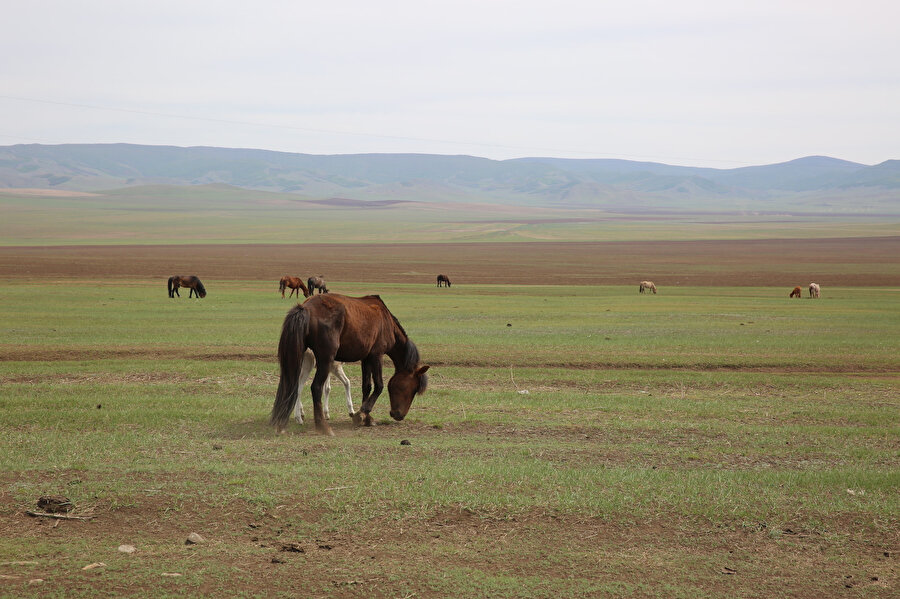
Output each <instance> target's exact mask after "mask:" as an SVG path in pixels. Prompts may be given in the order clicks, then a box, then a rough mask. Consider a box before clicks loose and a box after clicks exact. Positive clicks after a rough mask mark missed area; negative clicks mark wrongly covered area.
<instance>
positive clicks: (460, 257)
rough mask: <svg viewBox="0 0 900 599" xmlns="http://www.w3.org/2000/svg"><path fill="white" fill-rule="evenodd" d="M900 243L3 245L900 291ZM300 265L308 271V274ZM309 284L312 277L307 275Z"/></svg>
mask: <svg viewBox="0 0 900 599" xmlns="http://www.w3.org/2000/svg"><path fill="white" fill-rule="evenodd" d="M898 255H900V236H897V237H872V238H843V239H806V240H795V239H769V240H742V241H659V242H655V241H648V242H596V243H555V242H548V243H543V242H540V243H537V242H536V243H454V244H402V245H399V244H379V245H371V244H370V245H364V244H360V245H355V244H312V245H277V244H271V245H167V246H146V245H142V246H121V245H118V246H33V247H0V277H4V278H15V279H26V280H27V279H34V280H42V281H45V280H53V279H93V280H99V279H102V278H104V277H124V278H139V279H140V278H147V279H165V278H168V277H169V276H171V275H173V274H186V273H192V274H198V275H200V276H202V277H203V278H204V280H206V278H213V279H225V280H275V281H277V280H278V278H280V277H281V276H282V275H284V274H286V273H294V274H301V275H304V273H298V272H297V271H298V270H303V269H304V268H305V271H308V272H306V275H308V274H312V272H313V271H315V272H316V273H322V274H325V275H326V277H327V278H328V280H332V281H360V282H385V283H425V282H427V283H431V284H433V283H434V277H435V276H436V274H437V273H439V272H440V273H445V274H447V275H449V276H450V277H451V279H452V280H453V283H454V286H456V285H465V284H487V283H497V284H551V285H552V284H556V283H566V284H583V285H621V284H629V285H630V284H636V282H637V281H640V280H641V279H645V278H648V277H652V278H653V280H654V282H656V284H657V285H659V286H660V287H665V286H668V285H700V286H785V287H788V288H790V287H793V286H795V285H807V284H808V283H809V281H812V280H815V281H816V282H818V283H819V284H821V285H823V286H824V287H826V288H827V287H828V286H869V287H871V286H896V285H900V268H898V263H897V259H896V257H897V256H898ZM298 265H303V266H302V267H301V266H298ZM306 275H304V276H306Z"/></svg>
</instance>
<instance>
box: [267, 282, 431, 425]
mask: <svg viewBox="0 0 900 599" xmlns="http://www.w3.org/2000/svg"><path fill="white" fill-rule="evenodd" d="M307 349H310V350H312V352H313V354H314V355H315V357H316V374H315V376H314V377H313V382H312V385H310V390H311V391H312V398H313V417H314V419H315V423H316V430H318V431H319V432H320V433H323V434H326V435H333V434H334V433H333V432H332V430H331V427H330V426H329V425H328V423H327V422H325V415H324V413H323V410H322V389H323V387H324V386H325V379H327V378H328V374H329V373H330V372H331V367H332V364H334V362H335V360H337V361H339V362H357V361H359V362H361V364H362V405H361V406H360V409H359V412H357V413H356V414H354V415H353V421H354V422H355V423H357V424H360V423H362V424H364V425H366V426H371V425H372V416H371V412H372V408H373V407H374V406H375V400H377V399H378V396H379V395H380V394H381V392H382V390H383V389H384V380H383V378H382V375H381V368H382V360H383V357H384V355H385V354H387V355H388V357H390V359H391V361H392V362H393V363H394V371H395V372H394V376H392V377H391V380H390V381H389V382H388V395H389V396H390V400H391V417H392V418H393V419H394V420H403V419H404V418H405V417H406V414H407V412H409V407H410V405H412V402H413V399H414V398H415V396H416V393H424V392H425V389H426V388H427V386H428V376H427V375H426V374H425V373H426V371H427V370H428V366H427V365H424V366H422V365H420V364H419V350H418V348H416V345H415V343H413V342H412V340H411V339H410V338H409V336H408V335H407V334H406V331H404V330H403V327H402V326H400V323H399V322H398V321H397V319H396V317H394V315H393V314H391V312H390V310H388V308H387V306H385V305H384V302H383V301H381V298H380V297H378V296H377V295H367V296H365V297H347V296H344V295H338V294H334V293H332V294H327V295H317V296H315V297H311V298H310V299H308V300H306V301H305V302H304V303H302V304H298V305H296V306H294V307H293V308H291V309H290V310H289V311H288V313H287V316H286V317H285V319H284V325H283V326H282V328H281V339H280V341H279V343H278V361H279V363H280V365H281V378H280V379H279V381H278V391H277V392H276V393H275V404H274V405H273V406H272V414H271V418H270V422H271V423H272V424H273V425H275V427H276V429H277V430H278V431H279V432H284V428H285V425H286V424H287V422H288V420H289V419H290V416H291V411H292V410H293V409H294V405H295V404H296V403H297V393H298V391H299V384H298V381H299V378H300V368H301V362H302V360H303V355H304V352H306V350H307ZM373 383H374V385H375V388H374V390H373V389H372V384H373Z"/></svg>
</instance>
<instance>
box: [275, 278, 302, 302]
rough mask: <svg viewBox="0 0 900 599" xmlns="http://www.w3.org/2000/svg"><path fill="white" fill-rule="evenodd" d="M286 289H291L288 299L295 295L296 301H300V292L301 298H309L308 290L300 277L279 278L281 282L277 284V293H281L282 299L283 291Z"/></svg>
mask: <svg viewBox="0 0 900 599" xmlns="http://www.w3.org/2000/svg"><path fill="white" fill-rule="evenodd" d="M288 287H290V289H291V292H290V294H288V298H290V297H292V296H293V295H294V293H296V294H297V299H300V291H303V297H309V289H308V288H307V287H306V285H304V284H303V279H301V278H300V277H289V276H287V275H285V276H283V277H281V281H280V282H279V283H278V291H280V292H281V298H282V299H284V290H285V289H287V288H288Z"/></svg>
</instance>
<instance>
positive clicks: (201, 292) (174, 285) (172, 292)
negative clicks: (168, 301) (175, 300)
mask: <svg viewBox="0 0 900 599" xmlns="http://www.w3.org/2000/svg"><path fill="white" fill-rule="evenodd" d="M179 287H187V288H189V289H190V292H189V293H188V297H192V296H193V295H194V294H195V293H196V294H197V297H201V298H203V297H206V287H204V286H203V283H201V282H200V279H198V278H197V277H195V276H194V275H190V276H186V277H182V276H174V277H169V297H175V296H176V295H177V296H178V297H181V294H180V293H178V288H179Z"/></svg>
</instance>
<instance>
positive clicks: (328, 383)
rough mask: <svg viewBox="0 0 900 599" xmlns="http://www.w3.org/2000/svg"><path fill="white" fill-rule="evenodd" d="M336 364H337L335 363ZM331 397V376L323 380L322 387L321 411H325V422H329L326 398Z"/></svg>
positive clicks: (329, 415)
mask: <svg viewBox="0 0 900 599" xmlns="http://www.w3.org/2000/svg"><path fill="white" fill-rule="evenodd" d="M335 363H337V362H335ZM330 396H331V375H330V374H329V376H328V377H326V378H325V386H324V387H322V409H323V410H324V411H325V420H331V414H329V413H328V398H329V397H330Z"/></svg>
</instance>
